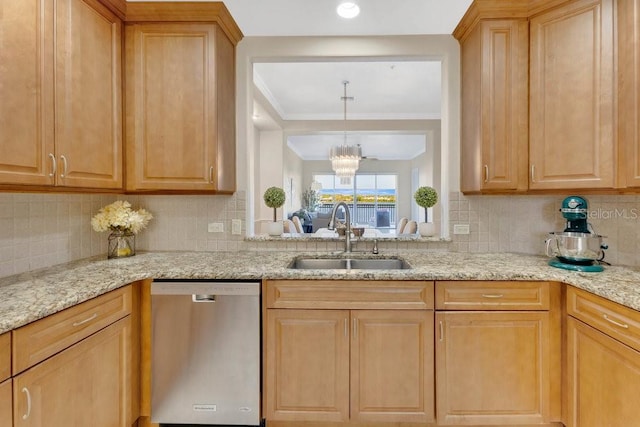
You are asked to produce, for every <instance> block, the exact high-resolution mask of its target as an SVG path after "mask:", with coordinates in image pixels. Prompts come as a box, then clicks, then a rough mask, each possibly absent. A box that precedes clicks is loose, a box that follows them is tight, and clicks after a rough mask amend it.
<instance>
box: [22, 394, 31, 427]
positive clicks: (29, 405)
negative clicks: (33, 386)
mask: <svg viewBox="0 0 640 427" xmlns="http://www.w3.org/2000/svg"><path fill="white" fill-rule="evenodd" d="M22 392H23V393H24V394H26V395H27V413H26V414H24V415H23V416H22V419H23V420H26V419H27V418H29V416H30V415H31V393H29V389H28V388H26V387H22Z"/></svg>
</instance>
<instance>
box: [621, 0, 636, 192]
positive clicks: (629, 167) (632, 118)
mask: <svg viewBox="0 0 640 427" xmlns="http://www.w3.org/2000/svg"><path fill="white" fill-rule="evenodd" d="M617 26H618V31H617V35H618V70H619V78H618V101H619V107H618V140H619V143H618V144H619V166H620V172H621V174H620V186H621V187H640V0H624V1H620V2H618V22H617Z"/></svg>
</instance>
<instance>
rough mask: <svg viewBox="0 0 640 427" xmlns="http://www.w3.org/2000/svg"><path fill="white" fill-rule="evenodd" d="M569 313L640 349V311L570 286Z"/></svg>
mask: <svg viewBox="0 0 640 427" xmlns="http://www.w3.org/2000/svg"><path fill="white" fill-rule="evenodd" d="M567 313H568V314H569V315H571V316H573V317H575V318H576V319H580V320H582V321H583V322H584V323H586V324H588V325H590V326H593V327H594V328H596V329H598V330H600V331H602V332H604V333H605V334H608V335H610V336H612V337H613V338H615V339H617V340H619V341H622V342H623V343H625V344H627V345H629V346H631V347H633V348H634V349H636V350H639V351H640V312H638V311H635V310H632V309H630V308H628V307H624V306H622V305H620V304H616V303H615V302H612V301H608V300H606V299H604V298H601V297H599V296H597V295H593V294H591V293H589V292H586V291H583V290H580V289H576V288H574V287H573V286H568V287H567Z"/></svg>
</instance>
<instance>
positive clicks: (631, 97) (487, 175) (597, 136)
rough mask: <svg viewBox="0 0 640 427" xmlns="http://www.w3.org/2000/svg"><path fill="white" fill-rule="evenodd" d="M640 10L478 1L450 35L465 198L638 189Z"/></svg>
mask: <svg viewBox="0 0 640 427" xmlns="http://www.w3.org/2000/svg"><path fill="white" fill-rule="evenodd" d="M637 3H638V1H637V0H633V1H630V2H626V1H625V2H615V1H614V0H554V1H545V2H543V1H538V0H518V1H513V2H496V1H491V0H475V1H474V3H473V4H472V5H471V7H470V8H469V11H467V14H466V15H465V17H464V18H463V20H462V21H461V22H460V24H459V25H458V28H456V31H455V32H454V36H455V37H456V38H458V40H460V43H461V58H462V142H461V149H462V153H461V158H462V163H461V170H462V173H461V178H462V186H461V188H462V191H464V192H467V193H474V192H475V193H478V192H492V191H493V192H496V191H498V192H512V191H514V190H515V191H530V190H552V191H553V190H556V191H567V190H574V189H580V190H585V189H587V190H588V189H593V190H602V189H608V190H615V189H618V188H621V187H624V186H625V185H624V181H623V180H622V177H623V176H624V177H625V178H626V185H627V186H634V185H635V186H638V185H640V143H639V142H638V133H639V132H638V129H639V126H638V115H639V113H638V97H639V95H638V80H639V77H638V76H639V71H638V69H639V67H638V61H639V60H638V58H639V56H640V54H639V53H638V46H639V42H638V37H637V36H638V31H639V30H638V27H639V24H638V19H639V18H638V4H637ZM616 8H624V9H625V10H622V9H620V10H616ZM626 9H628V10H626ZM616 16H618V17H619V22H618V21H617V20H616ZM500 26H502V27H503V28H500ZM520 31H522V32H523V33H525V35H524V36H522V35H520ZM523 37H524V38H525V40H526V39H527V38H528V46H527V47H523V42H522V39H523ZM516 40H518V41H517V42H516ZM616 41H617V42H618V43H619V46H618V47H616V45H615V43H616ZM524 43H527V42H526V41H525V42H524ZM616 50H619V58H618V59H617V58H616ZM524 52H527V53H526V54H525V53H524ZM616 61H619V64H620V65H619V66H618V63H617V62H616ZM520 64H524V65H522V66H523V67H525V68H526V70H527V71H528V72H522V70H519V71H518V65H520ZM616 72H618V74H619V75H618V74H616ZM616 83H618V86H616ZM523 87H525V88H527V87H528V92H527V90H526V89H524V90H523V89H522V88H523ZM623 91H624V92H626V93H624V94H623ZM618 98H619V102H620V107H618V105H616V100H617V99H618ZM519 102H524V106H523V105H521V104H519ZM527 107H528V112H525V113H523V110H526V109H527ZM527 116H528V117H527ZM618 124H619V130H618V129H617V128H616V126H617V125H618ZM618 137H619V138H620V141H621V142H618ZM523 147H524V148H523ZM619 151H620V153H619ZM623 152H624V154H623ZM518 153H521V154H518ZM618 157H619V159H620V160H619V161H618ZM523 164H524V165H525V166H524V168H523ZM523 169H524V170H525V172H524V173H523ZM622 171H624V172H622Z"/></svg>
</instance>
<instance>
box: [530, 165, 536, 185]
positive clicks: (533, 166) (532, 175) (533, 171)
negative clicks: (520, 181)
mask: <svg viewBox="0 0 640 427" xmlns="http://www.w3.org/2000/svg"><path fill="white" fill-rule="evenodd" d="M531 182H536V165H531Z"/></svg>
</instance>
